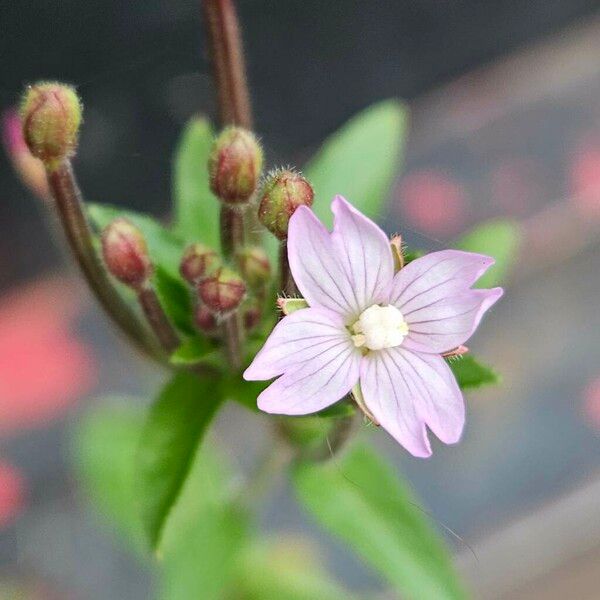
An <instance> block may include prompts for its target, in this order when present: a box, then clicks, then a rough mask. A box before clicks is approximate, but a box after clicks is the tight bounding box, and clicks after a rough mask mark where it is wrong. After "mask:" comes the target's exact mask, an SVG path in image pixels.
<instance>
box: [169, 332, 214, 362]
mask: <svg viewBox="0 0 600 600" xmlns="http://www.w3.org/2000/svg"><path fill="white" fill-rule="evenodd" d="M222 355H223V353H222V352H221V351H220V350H218V349H215V347H214V344H213V343H212V342H211V341H210V340H209V339H208V338H206V337H203V336H200V335H196V336H194V337H191V338H189V339H187V340H185V341H184V342H183V343H182V344H181V346H179V348H177V350H175V352H173V354H171V357H170V359H169V361H170V362H171V364H172V365H175V366H189V365H197V364H199V363H202V362H206V363H208V364H212V365H214V366H219V364H220V362H221V360H222Z"/></svg>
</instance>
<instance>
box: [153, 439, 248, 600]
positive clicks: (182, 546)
mask: <svg viewBox="0 0 600 600" xmlns="http://www.w3.org/2000/svg"><path fill="white" fill-rule="evenodd" d="M210 441H211V440H205V443H203V444H202V447H201V449H200V452H199V453H198V455H197V456H196V458H195V460H194V462H193V465H192V467H191V470H190V473H189V477H188V478H187V481H186V483H185V485H184V488H183V490H182V491H181V494H180V497H179V500H178V502H177V505H176V506H175V509H174V511H173V514H172V515H171V517H170V518H169V521H168V523H167V526H166V528H165V531H164V534H163V538H162V541H161V544H160V549H159V555H160V556H161V557H162V560H161V564H162V567H163V568H162V577H161V583H160V588H161V593H160V595H159V597H160V599H161V600H192V599H196V598H198V599H200V598H201V599H202V600H223V598H225V597H227V596H226V595H225V591H226V589H227V588H228V586H229V584H230V583H231V580H232V578H233V571H234V569H235V567H236V565H237V559H238V555H239V553H240V552H241V551H242V549H243V548H244V547H245V546H246V544H247V537H248V518H247V515H246V514H245V513H244V512H242V511H241V510H240V509H239V508H238V507H237V506H236V504H235V501H234V495H235V494H236V493H237V487H236V486H234V485H232V484H233V481H234V479H233V475H232V473H231V472H230V469H229V468H228V465H227V464H225V463H224V461H223V460H221V459H220V457H217V456H216V454H215V452H214V448H213V446H212V444H209V442H210ZM218 459H219V460H218ZM236 597H237V596H236Z"/></svg>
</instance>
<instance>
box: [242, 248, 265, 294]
mask: <svg viewBox="0 0 600 600" xmlns="http://www.w3.org/2000/svg"><path fill="white" fill-rule="evenodd" d="M236 261H237V266H238V269H239V271H240V273H241V275H242V277H243V278H244V280H245V281H247V282H248V284H249V285H250V287H258V286H260V285H262V284H263V283H265V282H267V281H269V278H270V277H271V263H270V262H269V257H268V256H267V253H266V252H265V251H264V250H263V249H262V248H261V247H260V246H247V247H246V248H242V249H241V250H239V251H238V252H237V253H236Z"/></svg>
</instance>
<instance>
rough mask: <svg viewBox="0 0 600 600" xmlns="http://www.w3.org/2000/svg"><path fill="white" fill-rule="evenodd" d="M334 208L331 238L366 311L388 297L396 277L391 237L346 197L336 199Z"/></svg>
mask: <svg viewBox="0 0 600 600" xmlns="http://www.w3.org/2000/svg"><path fill="white" fill-rule="evenodd" d="M331 210H332V211H333V214H334V217H335V219H334V227H333V233H332V234H331V239H332V240H333V244H334V247H335V250H336V255H337V257H338V259H339V261H340V263H341V265H342V268H343V269H344V271H345V273H346V277H347V278H348V279H349V281H350V283H351V285H352V289H353V290H354V294H355V297H356V301H357V304H358V308H359V310H360V312H362V311H363V310H365V309H366V308H368V307H369V306H371V305H372V304H378V303H380V302H383V301H384V300H386V299H387V294H386V292H387V289H388V288H389V283H390V281H391V279H392V278H393V276H394V260H393V257H392V252H391V248H390V240H389V239H388V238H387V236H386V235H385V233H383V231H382V230H381V229H380V228H379V227H378V226H377V225H376V224H375V223H373V221H371V219H368V218H367V217H365V216H364V215H363V214H362V213H360V212H358V211H357V210H356V209H355V208H354V207H353V206H352V205H350V204H349V203H348V202H347V201H346V200H345V199H344V198H343V197H342V196H336V197H335V198H334V200H333V202H332V203H331Z"/></svg>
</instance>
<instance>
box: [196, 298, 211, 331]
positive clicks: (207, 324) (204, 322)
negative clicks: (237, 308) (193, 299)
mask: <svg viewBox="0 0 600 600" xmlns="http://www.w3.org/2000/svg"><path fill="white" fill-rule="evenodd" d="M194 322H195V323H196V327H197V328H198V329H199V330H200V331H202V332H203V333H206V334H207V335H213V334H214V333H216V332H217V319H216V318H215V315H213V313H212V312H211V311H210V310H209V309H208V308H207V307H206V306H204V304H198V306H196V311H195V312H194Z"/></svg>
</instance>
